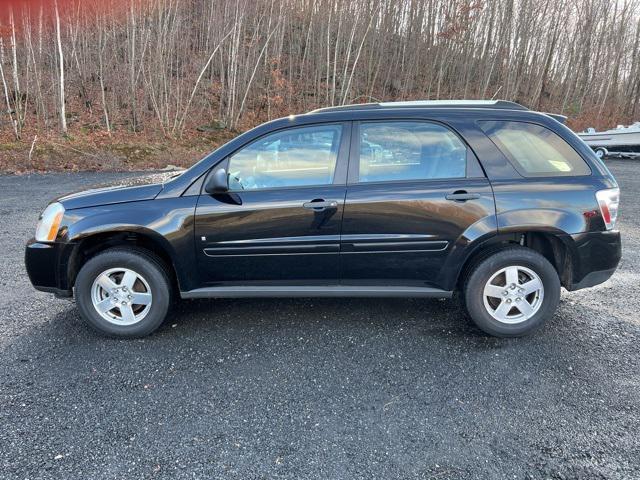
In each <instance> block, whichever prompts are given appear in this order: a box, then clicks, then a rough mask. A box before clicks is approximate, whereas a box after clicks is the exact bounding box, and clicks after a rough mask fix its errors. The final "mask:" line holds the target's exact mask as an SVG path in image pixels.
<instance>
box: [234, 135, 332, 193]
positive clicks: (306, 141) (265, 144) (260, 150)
mask: <svg viewBox="0 0 640 480" xmlns="http://www.w3.org/2000/svg"><path fill="white" fill-rule="evenodd" d="M341 135H342V126H341V125H316V126H310V127H300V128H290V129H287V130H283V131H280V132H276V133H272V134H270V135H266V136H264V137H262V138H260V139H259V140H257V141H255V142H253V143H251V144H250V145H248V146H246V147H244V148H243V149H242V150H240V151H238V152H236V153H235V154H234V155H233V156H232V157H231V158H230V159H229V169H228V170H229V188H230V190H236V191H237V190H256V189H261V188H283V187H301V186H306V185H328V184H331V183H332V182H333V173H334V171H335V168H336V161H337V159H338V150H339V148H340V137H341Z"/></svg>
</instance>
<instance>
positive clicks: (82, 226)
mask: <svg viewBox="0 0 640 480" xmlns="http://www.w3.org/2000/svg"><path fill="white" fill-rule="evenodd" d="M196 202H197V197H196V196H189V197H179V198H173V199H167V200H166V201H163V200H157V199H156V200H148V201H140V202H130V203H123V204H117V205H113V204H112V205H109V206H108V207H104V206H99V207H89V208H83V209H79V210H70V211H67V212H66V213H65V216H64V218H63V222H62V226H61V236H62V240H63V241H64V242H67V243H69V244H74V245H77V244H78V243H80V242H82V241H83V240H85V239H88V238H90V237H92V236H95V235H100V234H109V233H120V232H128V233H135V234H139V235H141V236H145V237H147V238H149V239H150V240H152V241H153V242H155V243H156V245H158V246H159V247H160V248H162V249H163V250H164V251H165V252H166V253H167V256H168V257H169V258H171V259H172V261H173V267H174V270H175V272H176V274H177V278H178V283H179V287H180V288H181V289H187V290H188V289H190V288H194V287H193V285H196V284H197V278H193V275H192V274H193V273H194V272H197V268H196V265H195V253H194V243H193V242H194V238H193V235H194V234H193V231H194V230H193V226H194V213H195V206H196ZM67 260H68V258H67ZM65 263H66V262H65Z"/></svg>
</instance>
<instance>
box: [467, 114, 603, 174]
mask: <svg viewBox="0 0 640 480" xmlns="http://www.w3.org/2000/svg"><path fill="white" fill-rule="evenodd" d="M478 123H479V125H480V128H482V129H483V130H484V132H485V133H486V134H487V135H488V136H489V138H491V140H492V141H493V143H495V144H496V146H497V147H498V148H499V149H500V150H501V151H502V153H503V154H504V155H505V156H506V157H507V158H508V159H509V160H510V161H511V163H512V164H513V165H514V167H516V169H517V170H518V172H520V173H521V174H522V175H524V176H525V177H528V176H533V177H535V176H557V175H588V174H589V173H591V170H590V169H589V166H588V165H587V164H586V163H585V162H584V160H582V158H580V156H579V155H578V153H577V152H576V151H575V150H574V149H573V148H571V146H570V145H569V144H568V143H567V142H565V141H564V140H563V139H562V138H560V137H559V136H558V135H556V134H555V133H553V132H552V131H551V130H549V129H548V128H545V127H543V126H541V125H535V124H533V123H525V122H488V121H483V122H478Z"/></svg>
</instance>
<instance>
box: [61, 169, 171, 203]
mask: <svg viewBox="0 0 640 480" xmlns="http://www.w3.org/2000/svg"><path fill="white" fill-rule="evenodd" d="M175 176H176V172H167V173H154V174H152V175H144V176H141V177H133V178H123V179H119V180H116V181H113V182H108V183H104V184H101V185H96V186H95V187H92V188H90V189H88V190H81V191H79V192H74V193H69V194H67V195H63V196H61V197H58V198H57V199H56V201H58V202H60V203H61V204H62V205H63V206H64V208H65V210H73V209H74V208H85V207H97V206H100V205H110V204H114V203H125V202H139V201H141V200H153V199H154V198H155V197H156V196H157V195H158V194H159V193H160V191H161V190H162V187H163V184H164V182H166V181H168V180H170V179H171V178H173V177H175Z"/></svg>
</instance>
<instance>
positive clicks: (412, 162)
mask: <svg viewBox="0 0 640 480" xmlns="http://www.w3.org/2000/svg"><path fill="white" fill-rule="evenodd" d="M466 166H467V148H466V146H465V145H464V143H462V141H461V140H460V139H459V138H458V137H457V136H456V135H455V134H454V133H453V132H451V131H450V130H449V129H447V128H445V127H443V126H441V125H438V124H434V123H428V122H408V121H393V122H363V123H362V124H360V171H359V181H360V182H385V181H403V180H431V179H439V178H461V177H464V176H465V175H466Z"/></svg>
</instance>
